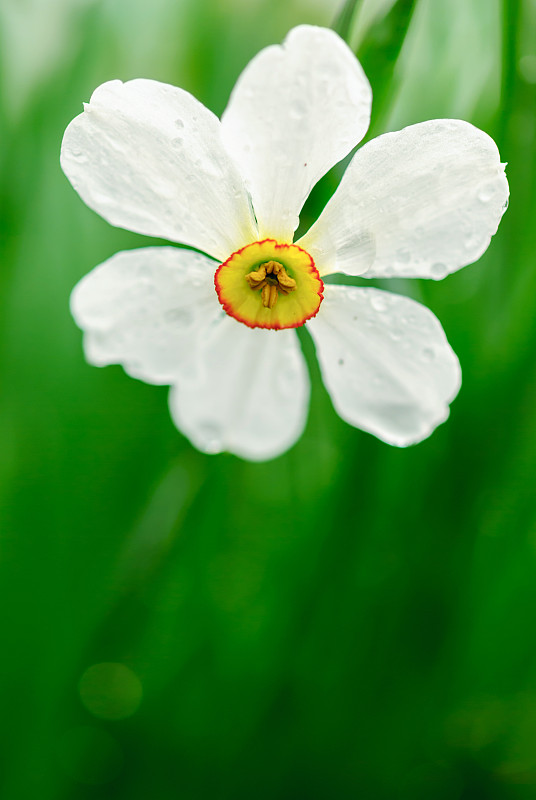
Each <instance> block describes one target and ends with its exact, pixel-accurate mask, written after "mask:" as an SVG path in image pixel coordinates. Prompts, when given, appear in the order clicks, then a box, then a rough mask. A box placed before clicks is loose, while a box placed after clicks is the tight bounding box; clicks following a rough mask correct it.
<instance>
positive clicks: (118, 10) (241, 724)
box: [0, 0, 536, 800]
mask: <svg viewBox="0 0 536 800" xmlns="http://www.w3.org/2000/svg"><path fill="white" fill-rule="evenodd" d="M52 5H54V8H55V9H56V11H55V13H57V14H58V19H61V21H62V24H61V25H58V26H56V27H54V29H53V33H54V37H53V38H52V40H49V39H47V38H46V37H47V36H49V35H50V31H49V30H48V29H46V28H39V27H38V26H37V31H38V32H37V33H35V31H34V28H35V27H36V25H35V20H37V19H38V16H37V15H38V9H41V11H40V12H39V13H42V8H43V4H40V3H39V2H37V0H33V2H27V3H26V5H25V6H24V8H25V10H26V12H27V16H26V17H25V18H24V17H23V18H22V22H21V23H20V24H21V25H22V28H21V30H19V31H18V37H16V38H15V39H14V38H13V27H12V26H13V24H14V23H13V21H12V16H10V17H9V20H10V21H9V24H8V17H7V16H6V14H7V12H6V10H7V9H8V7H11V5H10V3H9V2H6V3H5V4H4V5H3V6H2V12H1V14H0V21H1V22H2V35H3V39H2V51H1V53H2V55H1V58H2V76H1V77H2V84H1V96H0V123H1V130H2V134H1V147H0V197H1V201H2V213H1V219H0V226H1V228H0V231H1V240H0V264H1V268H0V291H1V299H0V302H1V315H0V360H1V364H2V376H3V377H2V381H1V384H0V436H1V439H0V441H1V443H2V445H1V448H0V503H1V507H0V528H1V532H2V542H1V551H0V559H1V560H0V586H1V592H2V608H3V610H4V621H3V624H2V652H3V654H4V657H3V664H2V666H3V680H2V689H3V695H4V696H3V703H2V706H3V709H4V715H3V718H4V726H3V728H2V735H1V736H2V738H1V753H2V760H3V762H4V767H3V770H2V773H3V778H2V780H3V787H2V790H1V793H0V796H1V797H2V798H4V797H5V798H6V800H11V798H13V799H14V800H15V798H39V800H49V798H50V799H51V800H59V799H60V798H68V799H69V800H79V799H80V800H83V799H84V798H97V797H98V798H103V800H106V798H108V797H109V798H112V797H113V798H114V799H115V798H125V800H126V799H127V798H128V800H133V799H134V798H147V797H154V798H158V800H166V799H167V798H176V797H181V798H188V800H190V799H191V800H199V799H200V798H205V797H217V798H244V799H245V798H248V800H249V798H251V797H258V798H289V800H290V798H292V799H293V800H294V798H302V797H303V798H308V800H312V799H313V798H314V800H316V799H317V798H319V800H327V799H328V798H334V797H335V798H346V797H352V798H353V797H363V798H367V800H368V798H371V800H376V799H377V800H383V799H384V798H385V800H393V798H412V800H413V799H416V800H419V798H422V800H425V798H426V800H428V798H434V800H435V799H436V798H437V800H442V799H443V798H445V800H466V799H467V800H479V799H480V798H482V799H483V800H488V799H489V798H492V799H493V798H498V799H499V800H510V798H512V800H517V798H522V799H523V800H524V798H527V800H530V798H533V797H535V796H536V794H535V793H536V643H535V640H534V632H533V628H534V625H533V619H534V615H535V613H536V590H535V585H536V582H535V580H534V577H535V570H536V525H535V522H536V515H535V505H534V475H535V466H536V463H535V462H536V415H535V411H534V409H535V407H536V402H535V401H536V374H535V363H536V359H535V357H534V356H535V352H536V348H535V340H536V328H535V319H536V314H535V305H536V303H535V297H536V286H535V270H534V252H536V241H535V237H536V233H535V227H534V222H533V221H534V219H535V216H536V203H535V197H534V185H535V177H536V176H535V174H534V173H535V151H534V134H535V130H536V128H535V113H534V111H535V108H536V69H535V68H534V59H535V58H536V54H535V52H534V41H535V34H536V7H535V5H534V3H533V2H531V0H523V1H522V0H519V1H518V0H503V2H499V1H498V0H491V2H490V0H465V2H463V3H462V2H461V0H456V2H453V0H418V1H417V3H416V7H415V13H414V15H413V16H411V15H408V16H407V17H406V18H405V19H406V21H407V22H409V29H408V32H407V36H406V37H404V39H403V41H402V37H401V36H400V35H399V34H400V25H397V24H392V22H393V20H396V19H399V18H400V15H401V14H402V15H403V12H404V10H405V9H407V8H408V7H409V5H410V4H404V2H403V0H399V3H397V4H395V5H394V6H393V8H392V9H390V6H391V5H392V4H389V3H387V4H386V3H383V2H382V3H377V9H375V8H374V3H371V2H368V3H363V4H362V7H361V8H360V9H359V10H358V13H357V15H356V18H355V25H354V29H353V30H352V35H351V41H353V42H356V43H359V51H360V53H361V54H362V56H363V60H364V63H366V66H367V69H368V74H369V77H370V80H371V83H372V86H373V90H374V92H375V95H378V96H382V97H383V96H385V97H387V98H388V101H386V103H385V105H384V106H382V107H381V108H380V109H379V112H380V113H379V114H378V111H377V110H376V109H375V111H374V113H375V116H374V117H373V126H374V132H375V133H378V132H380V126H383V127H382V129H384V128H385V129H386V128H391V129H396V128H398V127H401V126H402V125H407V124H411V123H412V122H417V121H420V120H422V119H427V118H433V117H435V116H440V117H448V116H463V117H465V118H467V119H469V120H470V121H472V122H474V123H475V124H477V125H479V126H480V127H482V128H484V129H485V130H487V131H488V132H489V133H490V134H491V135H493V136H494V137H495V138H496V139H497V141H498V144H499V147H500V150H501V155H502V158H503V160H505V161H508V162H509V167H508V176H509V180H510V185H511V192H512V200H511V206H510V209H509V211H508V213H507V214H506V216H505V217H504V219H503V221H502V223H501V226H500V231H499V233H498V235H497V236H496V237H495V238H494V239H493V241H492V244H491V247H490V249H489V251H488V252H487V253H486V254H485V255H484V257H483V258H482V259H481V260H480V261H479V262H478V263H477V264H475V265H473V266H470V267H468V268H467V269H465V270H462V271H461V272H460V273H457V274H455V275H452V276H450V277H449V278H447V279H446V280H444V281H441V282H439V283H437V284H436V283H434V282H430V283H427V282H414V283H412V284H411V286H410V285H408V286H402V287H401V286H398V285H397V286H395V285H394V284H392V286H393V288H396V289H397V290H402V291H408V292H409V291H411V292H413V293H414V294H415V295H416V296H418V297H419V298H420V299H421V300H422V301H423V302H425V303H426V304H428V305H429V306H430V307H431V308H432V309H433V310H434V311H435V313H436V314H437V315H438V316H439V318H440V319H441V321H442V323H443V325H444V327H445V330H446V332H447V334H448V336H449V340H450V341H451V343H452V345H453V347H454V349H455V351H456V352H457V353H458V355H459V357H460V360H461V363H462V368H463V371H464V384H463V387H462V390H461V393H460V395H459V397H458V398H457V400H456V401H455V403H454V404H453V407H452V412H451V417H450V419H449V421H448V422H447V423H446V425H444V426H442V427H441V428H440V429H438V430H437V431H436V433H435V434H434V435H433V436H432V438H431V439H429V440H427V441H426V442H424V443H423V444H421V445H419V446H417V447H415V448H411V449H409V450H403V451H400V450H396V449H392V448H389V447H388V446H386V445H384V444H382V443H380V442H378V441H376V440H374V439H373V438H372V437H370V436H368V435H366V434H362V433H360V432H359V431H356V430H354V429H352V428H350V427H348V426H347V425H345V424H344V423H343V422H342V421H341V420H340V419H339V418H338V417H337V416H336V414H335V412H334V411H333V409H332V407H331V404H330V401H329V398H328V396H327V394H326V392H325V390H324V389H323V387H322V385H321V383H320V381H319V376H318V369H317V367H316V366H315V364H314V360H313V353H312V346H311V342H310V341H309V340H308V338H307V337H306V336H305V337H303V346H304V348H305V350H306V353H307V355H308V357H309V359H310V361H311V369H312V374H313V384H314V385H313V397H312V406H311V412H310V417H309V422H308V426H307V430H306V434H305V436H304V437H303V438H302V440H301V441H300V442H299V443H298V444H297V445H296V446H295V447H294V448H293V449H292V450H291V451H290V452H289V453H288V454H286V455H284V456H282V457H281V458H279V459H277V460H275V461H272V462H268V463H266V464H248V463H246V462H243V461H240V460H239V459H236V458H234V457H232V456H229V455H222V456H218V457H205V456H203V455H201V454H199V453H197V452H195V451H194V450H193V449H192V448H191V447H190V446H189V444H188V443H187V442H186V440H185V439H184V438H183V437H182V436H181V435H180V434H179V433H178V432H177V431H176V430H175V429H174V428H173V426H172V424H171V422H170V420H169V416H168V414H167V408H166V390H165V389H164V388H162V387H153V386H148V385H145V384H142V383H138V382H136V381H133V380H131V379H130V378H127V377H126V376H125V375H124V373H123V372H122V370H121V369H120V368H119V367H109V368H106V369H103V370H98V369H95V368H92V367H89V366H88V365H86V364H85V363H84V361H83V356H82V349H81V341H80V340H81V336H80V332H79V331H78V330H77V329H76V327H75V326H74V323H73V322H72V320H71V318H70V315H69V311H68V298H69V293H70V290H71V288H72V286H73V285H74V283H75V282H76V281H77V280H78V279H79V278H80V277H81V276H82V275H83V274H85V273H86V272H88V271H89V270H90V269H91V268H92V267H93V266H94V265H95V264H97V263H99V262H100V261H102V260H104V259H105V258H107V257H108V256H110V255H112V254H113V253H114V252H116V251H117V250H119V249H122V248H128V247H135V246H141V245H142V244H144V243H146V242H147V240H144V239H143V238H142V237H139V236H136V235H134V234H129V233H127V232H124V231H120V230H116V229H113V228H111V227H110V226H108V225H107V224H106V223H105V222H104V221H103V220H101V219H99V218H98V217H97V216H96V215H95V214H93V213H92V212H91V211H89V209H87V208H86V207H85V206H84V205H83V204H82V202H81V201H80V200H79V198H78V197H77V196H76V195H75V193H74V192H73V190H72V188H71V187H70V185H69V184H68V182H67V181H66V179H65V178H64V176H63V175H62V173H61V171H60V169H59V163H58V153H59V144H60V141H61V136H62V133H63V130H64V128H65V126H66V125H67V123H68V122H69V121H70V119H71V118H72V117H73V116H75V115H76V114H77V113H79V111H80V109H81V102H82V100H87V99H88V98H89V96H90V94H91V92H92V90H93V89H94V88H95V87H96V86H97V85H98V84H99V83H101V82H103V81H104V80H108V79H110V78H114V77H119V78H121V79H128V78H132V77H137V76H144V77H151V78H156V79H159V80H164V81H167V82H170V83H176V84H177V85H180V86H183V87H184V88H186V89H188V90H189V91H192V92H193V93H194V94H196V95H197V96H198V97H199V98H200V99H201V100H202V101H203V102H205V103H206V104H207V105H208V106H209V107H211V108H212V109H213V110H214V111H216V112H217V113H221V111H222V110H223V108H224V107H225V104H226V100H227V97H228V94H229V91H230V89H231V88H232V86H233V83H234V81H235V79H236V77H237V75H238V73H239V71H240V69H242V67H243V66H244V65H245V64H246V63H247V61H248V60H249V58H250V57H251V56H252V55H254V53H255V52H257V51H258V49H259V48H260V47H262V46H264V45H266V44H269V43H271V42H275V41H280V40H281V39H282V38H283V37H284V35H285V33H286V32H287V30H288V29H289V28H290V27H291V26H292V25H295V24H298V23H300V22H304V21H308V22H313V23H317V24H330V22H331V21H332V20H333V18H334V17H335V13H336V11H337V10H338V9H337V8H336V5H335V4H333V3H329V2H326V3H325V4H322V3H320V2H318V3H316V4H311V3H305V2H304V3H302V4H299V3H297V2H293V3H288V2H283V1H282V0H277V2H271V3H270V2H268V0H257V2H255V3H251V2H245V0H234V1H233V2H228V3H227V4H225V5H222V4H221V3H219V2H216V0H202V2H199V1H198V2H197V3H194V2H193V0H182V1H181V2H179V3H171V2H170V1H169V0H159V2H157V3H154V4H153V5H152V6H151V10H150V11H149V8H148V7H147V6H146V5H145V4H141V3H138V2H127V0H101V2H86V3H75V2H71V3H68V2H64V3H59V2H58V3H57V5H56V4H54V3H52V0H51V3H50V4H49V5H48V6H47V8H49V9H50V8H51V7H52ZM365 6H366V7H368V11H367V12H366V13H365V11H366V9H365ZM13 7H14V4H13ZM21 8H22V6H21ZM378 9H379V11H378ZM376 12H377V13H376ZM397 15H398V16H397ZM360 20H361V22H360ZM364 20H365V21H366V24H365V22H364ZM360 25H361V26H363V28H360ZM356 26H357V27H356ZM32 31H34V32H33V33H32ZM397 32H398V33H397ZM403 33H404V31H403V30H402V34H403ZM30 34H31V35H30ZM62 37H63V38H62ZM397 37H398V38H397ZM8 38H9V42H11V44H12V46H11V47H7V45H6V42H7V41H8ZM34 40H35V41H38V40H39V44H40V52H43V53H45V56H42V57H41V59H42V60H41V61H39V60H38V59H37V58H36V60H35V61H31V60H29V59H30V56H31V55H32V48H33V47H34V44H33V42H34ZM15 41H16V42H17V43H18V44H17V46H16V47H15V46H13V42H15ZM21 43H22V44H21ZM47 47H48V50H47ZM399 49H400V56H399V57H398V58H396V62H394V61H393V59H394V58H395V57H396V54H397V53H398V50H399ZM47 53H48V55H46V54H47ZM25 59H26V62H25V61H24V60H25ZM389 59H391V60H389ZM531 59H532V60H531ZM21 64H22V65H23V66H24V70H22V67H21ZM32 64H37V66H33V67H32ZM531 65H532V66H531ZM45 67H46V68H45ZM336 173H337V171H336V170H335V172H334V175H336ZM332 186H333V175H332V176H331V177H329V178H328V179H326V181H325V182H323V183H322V185H321V187H320V189H319V190H318V192H317V193H315V196H314V197H313V198H312V200H311V203H310V204H309V205H308V208H307V213H308V214H309V215H312V216H313V215H314V214H316V213H317V212H318V210H319V208H321V207H322V205H323V203H325V201H326V199H327V196H328V195H329V192H330V191H331V190H332ZM259 486H262V487H266V488H265V490H264V491H260V492H259ZM274 486H277V487H278V491H277V493H274V492H273V489H271V487H274ZM100 662H118V663H121V664H125V665H126V666H128V667H129V668H130V669H131V670H133V672H134V673H135V674H136V675H137V676H138V678H139V679H140V681H141V684H142V687H143V699H142V702H141V705H140V708H139V709H138V711H137V712H136V713H135V714H134V715H133V716H132V717H130V718H126V719H124V720H109V721H106V720H103V719H100V718H95V717H92V716H91V714H90V713H89V711H88V710H87V709H86V708H85V707H84V706H83V705H82V703H81V701H80V698H79V691H78V683H79V680H80V678H81V676H82V675H83V673H85V671H86V670H87V668H88V667H90V666H91V665H93V664H96V663H100ZM109 691H112V690H111V689H109ZM103 692H106V687H103Z"/></svg>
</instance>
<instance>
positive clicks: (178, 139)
mask: <svg viewBox="0 0 536 800" xmlns="http://www.w3.org/2000/svg"><path fill="white" fill-rule="evenodd" d="M171 144H172V145H173V147H182V145H183V144H184V140H183V138H182V136H176V137H175V138H174V139H172V140H171Z"/></svg>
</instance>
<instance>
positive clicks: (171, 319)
mask: <svg viewBox="0 0 536 800" xmlns="http://www.w3.org/2000/svg"><path fill="white" fill-rule="evenodd" d="M164 316H165V319H166V322H168V323H170V324H171V325H173V326H174V327H177V328H187V327H189V326H190V325H191V324H192V322H193V321H194V315H193V314H192V312H191V311H190V309H189V308H170V309H169V310H168V311H166V313H165V315H164Z"/></svg>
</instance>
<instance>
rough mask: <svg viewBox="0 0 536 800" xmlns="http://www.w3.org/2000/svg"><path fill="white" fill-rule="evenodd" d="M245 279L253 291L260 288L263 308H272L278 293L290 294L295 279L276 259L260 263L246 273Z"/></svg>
mask: <svg viewBox="0 0 536 800" xmlns="http://www.w3.org/2000/svg"><path fill="white" fill-rule="evenodd" d="M246 281H247V282H248V284H249V286H250V288H251V289H253V291H258V290H260V292H261V299H262V304H263V306H264V308H273V307H274V306H275V304H276V303H277V298H278V297H279V293H281V294H290V293H291V292H293V291H294V290H295V288H296V281H295V280H294V278H291V277H290V275H288V273H287V271H286V269H285V267H284V266H283V265H282V264H280V263H279V262H278V261H266V262H265V263H264V264H261V265H260V266H259V267H258V268H257V269H256V270H253V271H252V272H249V273H248V274H247V275H246Z"/></svg>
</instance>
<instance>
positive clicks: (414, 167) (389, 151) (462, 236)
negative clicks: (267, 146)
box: [299, 120, 508, 279]
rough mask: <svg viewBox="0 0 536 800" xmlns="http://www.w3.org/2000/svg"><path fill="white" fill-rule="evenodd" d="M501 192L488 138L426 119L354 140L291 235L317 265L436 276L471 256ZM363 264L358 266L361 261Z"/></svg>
mask: <svg viewBox="0 0 536 800" xmlns="http://www.w3.org/2000/svg"><path fill="white" fill-rule="evenodd" d="M507 199H508V183H507V180H506V177H505V175H504V165H502V164H501V163H500V158H499V152H498V150H497V147H496V145H495V142H494V141H493V139H491V138H490V137H489V136H488V135H487V134H486V133H484V132H483V131H481V130H479V129H478V128H475V127H473V125H470V124H469V123H468V122H461V121H460V120H432V121H430V122H422V123H420V124H419V125H412V126H410V127H409V128H404V130H402V131H398V132H397V133H386V134H384V135H383V136H379V137H378V138H377V139H373V140H372V141H371V142H368V143H367V144H366V145H364V147H362V148H361V149H360V150H358V152H357V153H356V154H355V156H354V158H353V159H352V161H351V163H350V165H349V166H348V169H347V170H346V173H345V174H344V177H343V179H342V181H341V184H340V186H339V188H338V189H337V191H336V192H335V194H334V195H333V197H332V199H331V200H330V201H329V203H328V204H327V206H326V208H325V209H324V211H323V212H322V214H321V215H320V217H319V219H318V221H317V222H316V223H315V225H313V227H312V228H311V229H310V231H309V232H308V233H307V234H306V235H305V236H304V237H303V239H302V240H301V241H300V243H299V244H300V246H302V247H304V248H305V249H306V250H307V251H308V252H310V253H311V255H312V256H313V258H314V259H315V262H316V263H317V266H320V268H321V269H322V272H323V274H325V273H326V272H346V273H347V274H348V275H360V274H363V272H364V270H363V264H364V262H363V259H362V258H361V256H360V253H361V248H362V240H363V237H366V236H367V235H368V236H370V238H371V239H373V240H374V241H375V257H374V260H373V263H372V266H370V268H369V269H368V271H366V277H367V278H388V277H392V276H399V277H408V278H435V279H439V278H443V277H444V276H445V275H447V274H449V273H450V272H455V271H456V270H457V269H460V267H464V266H465V265H466V264H470V263H472V262H473V261H476V259H477V258H480V256H481V255H482V253H483V252H484V251H485V250H486V248H487V247H488V245H489V242H490V239H491V236H492V235H493V234H494V233H495V231H496V230H497V226H498V224H499V221H500V219H501V216H502V215H503V213H504V211H505V208H506V202H507ZM365 269H366V267H365Z"/></svg>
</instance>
